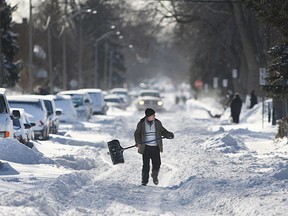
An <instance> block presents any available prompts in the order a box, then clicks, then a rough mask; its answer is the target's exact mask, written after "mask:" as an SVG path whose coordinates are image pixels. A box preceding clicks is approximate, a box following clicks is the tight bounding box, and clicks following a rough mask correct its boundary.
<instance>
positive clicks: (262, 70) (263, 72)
mask: <svg viewBox="0 0 288 216" xmlns="http://www.w3.org/2000/svg"><path fill="white" fill-rule="evenodd" d="M266 77H267V72H266V68H259V84H260V85H266V80H265V78H266Z"/></svg>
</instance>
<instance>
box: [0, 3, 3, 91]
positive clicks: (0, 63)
mask: <svg viewBox="0 0 288 216" xmlns="http://www.w3.org/2000/svg"><path fill="white" fill-rule="evenodd" d="M2 10H3V9H2V8H1V9H0V87H2V86H3V84H4V73H3V55H2V25H1V23H2V22H1V21H2Z"/></svg>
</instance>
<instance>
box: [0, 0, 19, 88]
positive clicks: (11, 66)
mask: <svg viewBox="0 0 288 216" xmlns="http://www.w3.org/2000/svg"><path fill="white" fill-rule="evenodd" d="M15 10H16V7H15V6H14V7H11V6H10V5H8V4H7V3H6V1H5V0H0V20H1V23H0V30H1V42H2V43H1V53H2V62H1V65H2V66H3V67H2V70H3V74H4V76H3V77H2V79H3V80H2V82H3V83H1V84H2V85H3V86H14V85H15V84H16V82H17V81H18V80H19V74H20V70H21V67H22V66H21V64H20V63H15V62H13V59H14V56H15V55H16V54H17V52H18V50H19V47H18V45H17V42H16V39H17V35H16V34H14V33H13V32H11V31H10V29H11V22H12V12H13V11H15Z"/></svg>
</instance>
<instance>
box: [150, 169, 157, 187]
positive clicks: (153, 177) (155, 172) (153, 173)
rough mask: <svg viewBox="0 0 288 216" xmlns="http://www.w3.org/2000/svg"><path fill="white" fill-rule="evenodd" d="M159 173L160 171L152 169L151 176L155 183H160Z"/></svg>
mask: <svg viewBox="0 0 288 216" xmlns="http://www.w3.org/2000/svg"><path fill="white" fill-rule="evenodd" d="M158 173H159V171H155V170H152V174H151V177H152V179H153V183H154V184H155V185H158V183H159V181H158Z"/></svg>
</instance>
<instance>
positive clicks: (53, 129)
mask: <svg viewBox="0 0 288 216" xmlns="http://www.w3.org/2000/svg"><path fill="white" fill-rule="evenodd" d="M31 97H35V98H40V99H42V100H43V101H44V104H45V107H46V109H47V113H48V118H49V132H50V133H51V134H57V133H58V129H59V122H60V118H59V116H60V115H61V113H62V111H60V110H56V105H55V101H54V96H53V95H31Z"/></svg>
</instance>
